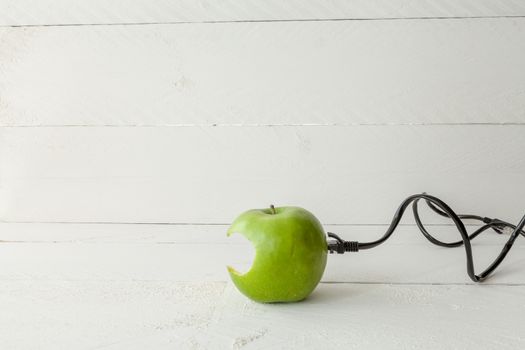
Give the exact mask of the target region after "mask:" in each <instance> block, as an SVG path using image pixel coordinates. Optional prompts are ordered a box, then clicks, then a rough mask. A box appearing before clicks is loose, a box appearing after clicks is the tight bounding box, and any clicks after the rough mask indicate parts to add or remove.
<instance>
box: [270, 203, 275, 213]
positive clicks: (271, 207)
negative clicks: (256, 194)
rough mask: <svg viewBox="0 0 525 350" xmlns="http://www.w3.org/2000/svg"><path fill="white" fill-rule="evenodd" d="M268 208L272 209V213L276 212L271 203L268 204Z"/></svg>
mask: <svg viewBox="0 0 525 350" xmlns="http://www.w3.org/2000/svg"><path fill="white" fill-rule="evenodd" d="M270 209H271V210H272V214H276V212H275V207H274V206H273V204H270Z"/></svg>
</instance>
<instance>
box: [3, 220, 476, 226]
mask: <svg viewBox="0 0 525 350" xmlns="http://www.w3.org/2000/svg"><path fill="white" fill-rule="evenodd" d="M0 224H58V225H144V226H148V225H152V226H229V225H230V223H223V222H221V223H199V222H125V221H120V222H119V221H9V220H0ZM323 225H325V226H350V227H351V226H356V227H368V226H370V227H373V226H390V223H381V224H368V223H367V224H360V223H356V224H345V223H335V224H333V223H323ZM397 226H408V227H411V226H412V227H416V224H415V223H414V224H404V223H400V224H398V225H397ZM425 226H436V227H440V226H443V227H448V226H455V225H454V224H432V223H428V224H425ZM465 226H481V225H480V224H469V223H465Z"/></svg>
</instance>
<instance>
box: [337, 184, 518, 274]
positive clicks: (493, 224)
mask: <svg viewBox="0 0 525 350" xmlns="http://www.w3.org/2000/svg"><path fill="white" fill-rule="evenodd" d="M421 199H424V200H425V202H426V203H427V205H428V206H429V207H430V209H431V210H432V211H434V212H435V213H437V214H438V215H440V216H443V217H446V218H449V219H451V220H452V221H453V222H454V225H455V226H456V228H457V229H458V231H459V234H460V235H461V240H459V241H456V242H451V243H446V242H442V241H440V240H438V239H437V238H435V237H434V236H432V235H431V234H430V233H429V232H428V230H427V229H426V227H425V226H424V225H423V223H422V221H421V218H420V216H419V211H418V202H419V201H420V200H421ZM411 203H412V212H413V213H414V218H415V220H416V224H417V226H418V228H419V230H420V231H421V233H423V235H424V236H425V237H426V239H428V240H429V241H430V242H431V243H433V244H435V245H438V246H440V247H446V248H454V247H459V246H462V245H463V246H464V247H465V252H466V255H467V273H468V275H469V277H470V279H471V280H472V281H474V282H482V281H484V280H485V279H486V278H487V277H489V275H490V274H491V273H492V272H493V271H494V270H495V269H496V268H497V267H498V266H499V264H501V262H502V261H503V259H505V256H506V255H507V253H508V252H509V250H510V249H511V248H512V245H513V244H514V241H515V240H516V238H517V237H518V236H519V235H520V234H521V235H523V236H525V232H524V231H523V228H524V226H525V215H524V216H523V218H522V219H521V221H520V222H519V223H518V225H513V224H511V223H508V222H506V221H503V220H499V219H491V218H488V217H481V216H478V215H458V214H456V213H455V212H454V211H453V210H452V209H451V208H450V207H449V206H448V205H447V204H446V203H445V202H443V201H442V200H441V199H439V198H437V197H434V196H431V195H428V194H426V193H422V194H415V195H412V196H410V197H408V198H407V199H405V200H404V201H403V202H402V203H401V205H400V206H399V208H398V209H397V211H396V213H395V214H394V217H393V219H392V222H391V224H390V226H389V227H388V229H387V231H386V232H385V234H384V235H383V236H382V237H381V238H379V239H377V240H375V241H372V242H365V243H360V242H356V241H345V240H343V239H341V238H340V237H339V236H338V235H336V234H334V233H331V232H328V236H329V237H330V238H334V240H331V241H329V242H328V250H329V251H330V253H333V252H337V253H338V254H343V253H344V252H357V251H359V250H362V249H370V248H374V247H377V246H378V245H380V244H382V243H384V242H385V241H386V240H387V239H388V238H390V236H391V235H392V233H393V232H394V231H395V229H396V227H397V226H398V224H399V222H400V221H401V218H402V216H403V214H404V213H405V210H406V209H407V208H408V206H409V205H410V204H411ZM462 220H477V221H481V222H483V223H484V225H483V226H481V227H479V228H478V229H477V230H475V231H474V232H472V233H471V234H469V233H468V232H467V229H466V228H465V225H464V224H463V221H462ZM505 228H510V229H512V230H513V231H512V233H511V234H510V237H509V239H508V240H507V243H506V244H505V245H504V246H503V249H502V250H501V252H500V253H499V255H498V256H497V257H496V259H495V260H494V261H493V262H492V263H491V264H490V265H489V266H488V267H487V268H486V269H485V270H484V271H483V272H482V273H481V274H479V275H476V273H475V270H474V260H473V258H472V246H471V244H470V241H471V240H473V239H474V238H476V237H477V236H478V235H480V234H481V233H482V232H484V231H486V230H488V229H492V230H494V231H496V232H497V233H499V234H502V233H503V232H504V229H505Z"/></svg>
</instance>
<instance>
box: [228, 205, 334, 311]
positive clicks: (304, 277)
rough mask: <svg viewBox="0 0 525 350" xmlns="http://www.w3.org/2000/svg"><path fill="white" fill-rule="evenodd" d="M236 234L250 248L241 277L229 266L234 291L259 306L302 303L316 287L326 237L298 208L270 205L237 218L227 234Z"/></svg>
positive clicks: (305, 211)
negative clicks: (249, 264)
mask: <svg viewBox="0 0 525 350" xmlns="http://www.w3.org/2000/svg"><path fill="white" fill-rule="evenodd" d="M233 233H238V234H241V235H243V236H244V237H246V238H247V239H248V240H249V241H250V242H251V243H252V244H253V245H254V248H255V259H254V262H253V265H252V267H251V269H250V270H249V271H248V272H246V273H245V274H241V273H239V272H237V271H236V270H235V269H234V268H233V267H231V266H228V271H229V273H230V277H231V279H232V280H233V283H234V284H235V286H236V287H237V288H238V289H239V290H240V291H241V292H242V293H243V294H244V295H246V296H247V297H248V298H250V299H252V300H254V301H257V302H263V303H272V302H293V301H299V300H302V299H304V298H306V297H307V296H308V295H309V294H310V293H311V292H312V291H313V290H314V288H315V287H316V286H317V284H318V283H319V281H320V280H321V277H322V275H323V272H324V269H325V266H326V255H327V245H326V236H325V232H324V230H323V227H322V226H321V223H320V222H319V220H317V218H316V217H315V216H314V215H313V214H312V213H310V212H309V211H307V210H305V209H302V208H299V207H280V208H275V207H274V206H273V205H272V206H271V207H270V208H268V209H253V210H248V211H246V212H244V213H242V214H241V215H240V216H239V217H237V219H235V221H234V222H233V223H232V225H231V226H230V228H229V229H228V233H227V235H228V236H230V235H231V234H233Z"/></svg>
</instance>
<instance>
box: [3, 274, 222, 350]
mask: <svg viewBox="0 0 525 350" xmlns="http://www.w3.org/2000/svg"><path fill="white" fill-rule="evenodd" d="M223 290H224V283H213V282H207V283H188V282H186V283H173V282H163V281H157V282H153V281H149V282H144V281H126V282H115V281H113V282H107V281H106V282H104V281H82V282H70V281H0V291H1V293H0V308H2V317H0V328H1V329H2V332H0V343H1V344H2V348H5V349H36V348H38V349H102V348H104V349H124V348H126V349H144V348H155V349H167V348H171V349H173V348H177V349H194V348H195V346H196V344H197V340H196V339H197V338H199V337H201V336H202V330H203V329H205V328H206V327H207V325H208V323H209V320H210V318H211V317H212V315H213V311H214V308H215V306H216V304H217V301H218V300H219V299H220V297H221V295H222V292H223Z"/></svg>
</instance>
